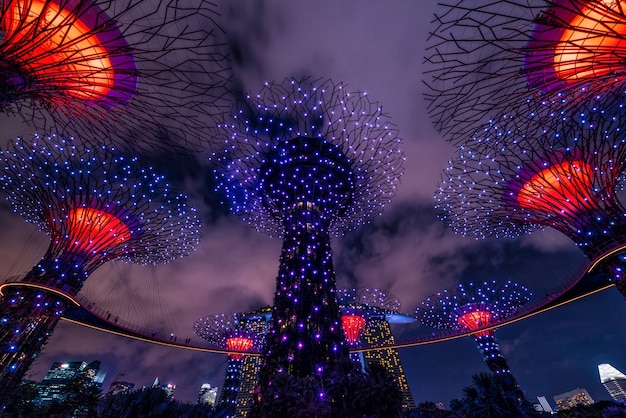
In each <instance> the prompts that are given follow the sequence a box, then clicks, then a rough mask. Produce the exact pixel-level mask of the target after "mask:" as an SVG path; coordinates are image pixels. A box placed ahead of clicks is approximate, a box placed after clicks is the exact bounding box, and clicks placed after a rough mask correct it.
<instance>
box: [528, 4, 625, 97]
mask: <svg viewBox="0 0 626 418" xmlns="http://www.w3.org/2000/svg"><path fill="white" fill-rule="evenodd" d="M625 8H626V1H624V0H596V1H584V0H555V1H554V4H553V5H552V6H551V7H549V8H548V9H547V10H546V11H545V12H544V13H543V16H544V17H545V19H543V20H542V21H541V22H540V23H538V24H537V26H536V27H535V29H534V31H533V33H532V34H531V41H530V42H529V43H528V45H527V50H528V53H527V55H526V57H525V59H524V67H525V69H526V70H527V71H528V73H527V77H528V79H529V82H530V84H531V85H533V86H535V87H536V88H539V89H542V90H545V91H548V90H552V89H554V88H557V87H559V86H562V85H566V84H568V83H573V82H576V81H580V80H587V79H590V78H598V77H602V76H607V75H610V74H613V73H619V72H624V70H626V66H625V65H624V54H623V53H622V51H625V49H624V47H626V38H625V37H624V35H625V34H626V21H624V19H623V16H624V10H626V9H625ZM544 21H546V22H548V23H544ZM553 22H557V23H553Z"/></svg>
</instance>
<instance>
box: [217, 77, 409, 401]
mask: <svg viewBox="0 0 626 418" xmlns="http://www.w3.org/2000/svg"><path fill="white" fill-rule="evenodd" d="M222 128H223V132H224V133H225V134H226V135H227V140H226V145H227V147H226V149H225V150H224V152H223V153H222V154H219V155H214V157H213V160H214V162H215V164H216V168H215V174H216V177H217V181H218V186H217V189H218V190H219V191H222V192H224V193H225V195H226V198H227V200H228V201H229V203H230V208H231V211H232V212H234V213H236V214H239V215H241V217H242V218H243V219H244V220H245V221H246V222H248V223H249V224H251V225H253V226H255V227H256V228H257V230H261V231H265V232H267V233H269V234H270V235H276V236H279V237H282V238H283V248H282V253H281V257H280V268H279V272H278V277H277V280H276V293H275V297H274V306H273V312H272V319H271V325H270V331H269V333H268V335H267V336H266V346H265V350H264V365H263V368H262V370H261V379H260V387H261V392H262V393H263V390H264V388H266V387H267V385H269V384H270V383H271V381H272V379H273V377H274V376H275V375H276V374H277V373H289V374H291V375H293V376H295V377H305V376H311V375H321V374H322V372H323V370H324V369H325V368H326V367H327V365H329V364H332V363H333V362H335V361H336V360H337V359H340V358H346V357H347V356H348V350H347V345H346V344H345V343H344V338H343V333H342V330H341V321H340V317H339V316H340V315H339V307H338V304H337V297H336V285H335V272H334V268H333V264H332V253H331V248H330V236H331V235H336V234H341V233H343V232H344V231H346V230H349V229H351V228H355V227H357V226H358V225H360V224H362V223H364V222H367V221H369V220H370V219H371V218H372V217H374V216H376V215H378V214H379V213H380V212H381V211H382V209H383V207H384V206H385V204H387V203H388V202H389V201H390V199H391V197H392V196H393V195H394V194H395V191H396V186H397V183H398V180H399V178H400V176H401V174H402V170H403V168H402V166H403V161H404V156H403V154H402V152H401V151H400V149H399V145H400V139H399V138H398V136H397V131H396V129H395V128H394V126H393V125H392V124H391V122H390V120H389V119H388V117H387V116H386V115H385V114H384V113H383V112H382V109H381V107H380V105H379V104H377V103H375V102H373V101H371V100H369V97H368V96H367V95H366V94H365V93H363V92H356V93H350V92H348V91H347V90H346V88H345V87H344V85H343V84H337V83H333V82H332V81H330V80H318V81H311V80H301V81H295V80H290V79H287V80H285V81H284V82H283V83H282V84H273V83H272V84H266V85H265V87H264V88H263V89H262V90H261V92H260V93H259V94H257V95H250V96H248V97H247V100H246V103H245V104H244V105H243V106H242V108H241V110H240V111H239V112H238V113H237V114H236V115H235V116H234V117H233V119H232V120H231V121H230V122H229V123H227V124H225V125H224V126H222Z"/></svg>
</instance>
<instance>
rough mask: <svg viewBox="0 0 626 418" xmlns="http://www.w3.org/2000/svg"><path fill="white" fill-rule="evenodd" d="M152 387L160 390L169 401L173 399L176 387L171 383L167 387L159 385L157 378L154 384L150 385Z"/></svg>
mask: <svg viewBox="0 0 626 418" xmlns="http://www.w3.org/2000/svg"><path fill="white" fill-rule="evenodd" d="M152 387H153V388H161V390H162V391H164V392H165V393H166V394H167V397H168V398H169V399H174V392H175V391H176V385H174V384H172V383H168V384H167V385H161V382H160V381H159V378H158V377H157V378H155V379H154V382H153V383H152Z"/></svg>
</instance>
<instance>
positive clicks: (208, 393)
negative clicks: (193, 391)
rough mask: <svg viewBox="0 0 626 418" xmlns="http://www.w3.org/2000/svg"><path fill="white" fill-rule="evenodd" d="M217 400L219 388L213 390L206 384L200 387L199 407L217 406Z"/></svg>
mask: <svg viewBox="0 0 626 418" xmlns="http://www.w3.org/2000/svg"><path fill="white" fill-rule="evenodd" d="M216 399H217V386H216V387H214V388H212V387H211V385H209V384H208V383H204V384H203V385H202V386H201V387H200V391H199V392H198V405H200V404H208V405H211V406H215V400H216Z"/></svg>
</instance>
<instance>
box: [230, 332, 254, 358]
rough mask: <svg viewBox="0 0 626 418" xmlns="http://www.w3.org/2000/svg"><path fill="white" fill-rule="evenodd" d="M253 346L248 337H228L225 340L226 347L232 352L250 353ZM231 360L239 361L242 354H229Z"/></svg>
mask: <svg viewBox="0 0 626 418" xmlns="http://www.w3.org/2000/svg"><path fill="white" fill-rule="evenodd" d="M253 346H254V341H252V339H250V338H248V337H230V338H228V339H227V340H226V347H227V348H228V349H229V350H233V351H250V350H251V349H252V347H253ZM230 356H231V357H232V358H235V359H241V358H243V354H239V353H233V354H230Z"/></svg>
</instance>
